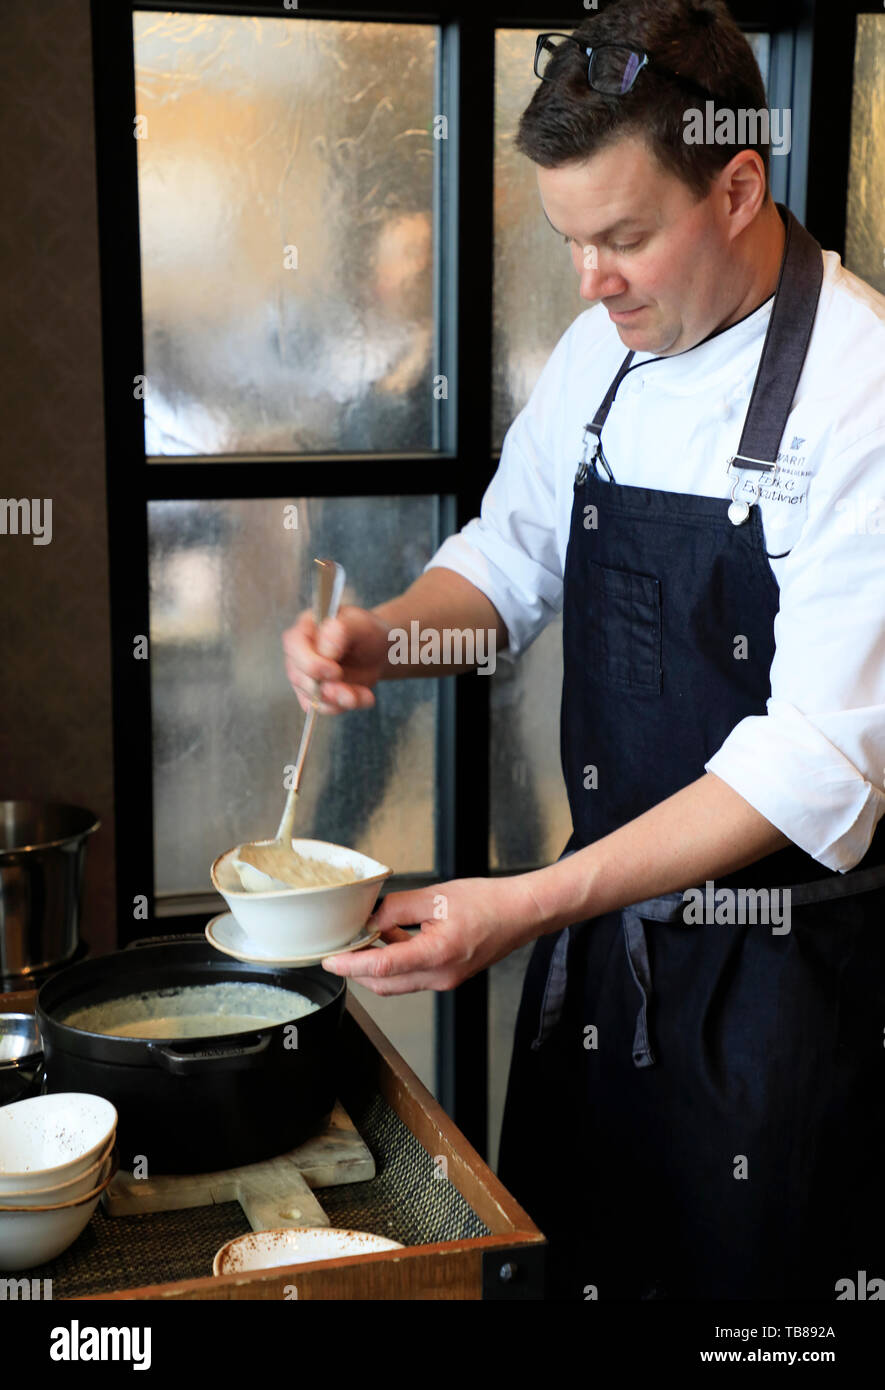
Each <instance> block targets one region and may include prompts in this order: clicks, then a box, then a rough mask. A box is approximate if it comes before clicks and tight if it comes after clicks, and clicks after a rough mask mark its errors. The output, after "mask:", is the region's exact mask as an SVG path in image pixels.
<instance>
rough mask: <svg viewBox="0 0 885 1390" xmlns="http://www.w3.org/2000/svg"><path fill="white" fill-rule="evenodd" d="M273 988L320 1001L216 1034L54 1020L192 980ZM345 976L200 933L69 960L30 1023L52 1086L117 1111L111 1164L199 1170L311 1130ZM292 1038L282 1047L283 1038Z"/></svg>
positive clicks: (332, 1050) (334, 1051) (321, 1111)
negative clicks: (251, 955)
mask: <svg viewBox="0 0 885 1390" xmlns="http://www.w3.org/2000/svg"><path fill="white" fill-rule="evenodd" d="M237 982H239V983H250V984H267V985H276V986H278V987H279V988H281V989H291V990H294V991H296V992H297V993H298V994H304V995H307V997H308V998H310V999H312V1000H313V1001H314V1002H315V1003H317V1004H319V1005H320V1007H319V1009H317V1010H316V1011H315V1012H313V1013H310V1014H306V1015H305V1016H304V1017H303V1018H299V1019H297V1020H296V1021H295V1024H296V1028H297V1047H293V1046H291V1042H292V1040H293V1034H292V1033H288V1034H287V1032H286V1030H287V1028H289V1027H290V1026H291V1025H288V1024H285V1023H280V1024H274V1025H273V1026H270V1027H261V1028H256V1029H254V1030H253V1031H250V1032H248V1033H232V1034H230V1035H228V1036H224V1037H211V1038H186V1039H181V1040H174V1039H173V1040H171V1041H169V1040H166V1039H163V1040H162V1041H157V1040H147V1039H138V1038H121V1037H110V1036H108V1035H107V1034H101V1033H87V1032H84V1031H82V1030H80V1029H77V1028H71V1027H68V1026H67V1025H66V1024H65V1023H63V1022H61V1021H60V1016H63V1015H65V1014H67V1013H68V1012H70V1011H71V1010H73V1009H74V1008H85V1007H87V1006H88V1005H90V1004H99V1003H103V1002H105V1001H106V1000H109V999H119V998H120V997H121V996H123V995H127V994H138V993H141V991H143V990H157V989H163V990H165V989H175V988H178V989H181V988H183V987H185V986H190V985H207V984H226V983H237ZM345 994H346V981H345V980H343V979H337V978H336V977H335V976H334V975H330V974H329V973H328V971H326V970H323V969H322V967H321V966H318V965H317V966H309V967H307V968H305V969H300V970H287V969H280V968H279V967H275V966H268V965H251V964H248V963H246V962H240V961H237V960H233V959H231V958H229V957H227V956H223V955H221V954H220V953H219V952H218V951H216V950H214V949H213V947H211V946H210V945H209V943H208V942H207V941H206V940H204V938H202V937H179V938H158V939H157V944H155V943H154V942H151V941H149V942H146V943H144V944H142V943H136V945H135V947H134V948H133V947H130V948H128V949H127V950H125V951H115V952H113V953H112V954H110V955H106V956H98V957H96V958H95V959H93V960H85V961H81V962H80V963H79V964H78V965H72V966H69V967H68V968H67V969H65V970H61V971H60V972H59V973H58V974H57V975H54V976H53V978H52V979H50V980H47V982H46V983H45V984H44V985H43V986H42V988H41V990H40V992H39V994H38V995H37V1023H38V1026H39V1028H40V1033H41V1036H42V1039H43V1049H44V1054H45V1059H46V1088H47V1090H49V1091H88V1092H90V1093H92V1094H95V1095H100V1096H104V1097H105V1098H106V1099H107V1100H109V1101H111V1103H112V1104H113V1105H115V1106H116V1108H117V1111H118V1114H119V1117H120V1118H119V1124H118V1128H117V1143H118V1146H119V1152H120V1167H121V1168H125V1169H129V1170H131V1169H132V1167H133V1164H134V1163H135V1162H136V1160H137V1158H138V1156H139V1155H142V1156H143V1157H144V1159H145V1160H146V1163H147V1172H148V1174H150V1173H204V1172H206V1173H208V1172H214V1171H216V1170H217V1169H220V1168H231V1167H237V1166H239V1165H240V1164H244V1163H257V1162H259V1161H260V1160H261V1159H264V1158H272V1157H274V1156H275V1155H277V1154H281V1153H285V1152H286V1151H287V1150H288V1149H292V1148H294V1147H295V1146H296V1145H297V1144H300V1143H302V1142H303V1141H304V1140H305V1139H307V1138H308V1137H309V1136H310V1135H311V1134H313V1133H315V1132H316V1131H317V1130H318V1129H319V1128H320V1127H321V1125H322V1124H323V1122H324V1120H325V1119H326V1117H327V1116H328V1115H329V1114H330V1113H331V1111H332V1107H333V1105H334V1103H335V1094H336V1085H337V1072H338V1036H339V1024H340V1022H341V1016H342V1014H343V1012H344V1000H345ZM287 1042H288V1043H289V1044H290V1045H288V1046H287V1045H286V1043H287Z"/></svg>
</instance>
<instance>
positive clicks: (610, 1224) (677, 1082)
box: [499, 205, 885, 1300]
mask: <svg viewBox="0 0 885 1390" xmlns="http://www.w3.org/2000/svg"><path fill="white" fill-rule="evenodd" d="M778 210H779V212H780V214H781V217H782V218H783V220H784V222H785V224H786V243H785V248H784V257H783V261H782V265H781V273H780V278H779V282H778V288H777V292H776V295H775V301H774V305H773V307H772V314H771V319H770V323H769V328H768V333H767V335H766V340H765V344H764V347H763V351H762V356H761V358H760V363H759V369H758V372H757V376H756V380H755V383H754V387H753V392H752V396H751V399H750V405H749V408H748V412H747V417H746V420H745V424H744V430H743V433H742V435H741V441H740V444H739V447H738V454H737V455H736V456H735V461H734V462H735V466H737V467H739V468H741V469H747V470H751V471H752V470H754V469H755V470H756V471H757V476H758V477H760V478H761V477H763V476H764V475H765V473H767V472H769V471H772V470H773V467H774V463H775V460H776V458H777V452H778V448H779V445H780V440H781V437H782V435H783V431H784V428H785V425H786V421H787V417H788V414H789V411H790V408H791V404H792V401H793V397H794V395H795V390H796V385H797V382H798V379H799V375H800V373H801V369H802V364H803V361H804V358H805V354H806V350H807V346H808V340H809V338H810V335H811V328H812V324H813V321H814V316H815V312H816V309H817V302H818V297H819V293H820V285H821V281H822V260H821V250H820V247H819V245H818V243H817V242H816V241H815V240H814V239H813V238H812V237H811V236H810V235H809V233H808V232H807V231H806V230H805V229H804V228H803V227H802V226H801V224H800V223H798V222H797V221H796V219H795V218H794V217H793V216H792V214H791V213H790V212H789V211H788V210H787V209H786V208H783V207H780V205H778ZM632 357H633V353H629V354H628V355H627V358H626V359H625V361H624V363H623V364H622V366H621V368H620V370H619V371H618V373H617V376H616V377H615V380H614V381H613V382H612V385H611V387H610V388H609V390H608V392H607V393H606V396H605V399H604V400H603V402H602V405H601V406H600V409H599V411H598V412H597V415H596V417H595V419H594V421H593V423H592V425H590V426H588V430H590V431H591V432H592V433H593V434H595V436H596V440H597V444H596V453H595V456H594V458H593V460H592V461H591V465H590V466H589V467H588V466H587V464H586V463H582V464H581V466H580V467H579V469H578V473H577V475H576V478H575V486H574V500H573V505H572V515H571V530H570V535H569V543H568V550H567V554H566V565H565V576H564V602H563V654H564V682H563V698H562V724H561V753H562V767H563V773H564V776H565V781H566V786H567V789H568V797H569V805H570V809H571V814H572V823H573V827H574V830H573V834H572V836H571V838H570V840H569V842H568V845H567V846H566V848H565V850H564V851H563V855H565V854H568V853H572V852H574V851H576V850H578V849H580V848H582V847H583V846H585V845H588V844H590V843H591V842H592V841H594V840H597V839H599V838H600V837H601V836H603V835H606V834H608V833H610V832H611V831H613V830H616V829H617V828H619V827H620V826H622V825H624V824H625V823H626V822H628V821H630V820H633V819H634V818H635V817H636V816H639V815H641V814H642V812H644V811H646V810H648V809H649V808H650V807H651V806H654V805H656V804H657V803H658V802H660V801H663V800H664V799H665V798H666V797H668V796H671V795H672V794H673V793H675V792H677V791H679V790H680V789H681V788H682V787H684V786H686V785H688V783H690V782H693V781H694V780H696V779H697V778H698V777H700V776H702V775H703V772H704V764H705V762H707V761H708V760H709V759H710V758H711V757H712V755H713V754H714V753H715V751H716V750H717V749H718V748H719V747H720V746H721V744H722V743H723V742H724V740H725V738H726V737H727V735H728V734H729V733H730V731H731V730H732V729H733V728H734V726H735V725H736V724H737V723H738V722H739V721H740V720H741V719H743V718H745V717H746V716H748V715H761V714H765V712H766V700H767V699H768V697H769V696H770V694H771V687H770V680H769V672H770V668H771V662H772V659H773V656H774V650H775V644H774V632H773V629H774V619H775V616H776V614H777V611H778V598H779V591H778V586H777V582H776V580H775V578H774V575H773V573H772V569H771V566H770V564H769V558H770V557H769V552H768V551H767V549H766V538H765V534H764V531H763V526H762V519H761V515H760V512H759V509H758V507H757V506H753V505H751V506H749V507H748V506H747V505H746V504H742V503H741V502H740V501H739V500H737V501H736V500H735V499H734V493H733V495H732V502H731V503H730V504H729V502H728V501H727V500H725V499H720V498H716V497H707V496H695V495H692V494H686V493H677V492H665V491H657V490H655V489H651V488H645V487H632V486H624V485H621V484H618V483H617V481H616V480H615V474H616V472H617V461H616V460H614V461H612V464H610V463H609V461H608V460H607V459H606V458H605V455H604V452H603V451H602V439H601V436H602V427H603V425H604V423H605V419H606V416H607V415H608V412H609V410H610V409H611V407H612V405H613V403H614V401H615V399H616V396H617V390H618V387H619V386H620V383H621V381H622V380H623V379H624V377H625V375H626V374H627V372H629V371H630V370H631V365H630V364H631V360H632ZM658 360H660V359H658ZM638 365H640V366H642V367H643V368H645V369H646V370H649V371H654V369H655V364H654V361H652V362H646V363H642V364H638ZM633 370H635V368H634V369H633ZM725 462H726V461H725V460H723V465H724V464H725ZM600 468H601V469H603V470H604V471H603V473H601V474H600V472H599V471H598V470H599V469H600ZM756 495H757V496H758V494H756ZM588 508H595V509H596V512H595V520H594V513H593V512H592V511H589V510H588ZM585 522H589V523H590V524H585ZM821 583H826V575H821ZM738 634H741V635H743V636H744V637H745V638H746V639H747V651H748V659H746V660H736V659H735V655H734V653H735V638H736V637H737V636H738ZM821 655H822V659H826V656H825V653H822V654H821ZM591 766H592V767H595V768H596V769H597V774H596V785H595V786H594V785H593V778H592V776H589V777H588V776H587V774H586V772H585V769H588V768H589V767H591ZM697 886H698V887H699V888H704V886H705V885H702V884H699V885H697ZM785 887H788V888H789V889H790V895H791V896H790V917H789V930H788V931H785V930H784V929H783V928H784V925H785V923H783V922H782V923H781V925H780V928H779V929H776V928H775V923H774V922H773V921H772V922H769V924H767V925H766V924H764V923H763V922H762V921H757V922H756V923H755V924H754V923H753V921H752V919H751V920H750V921H747V922H745V923H744V924H743V925H728V924H727V923H723V924H720V922H719V921H717V920H716V919H715V918H714V920H713V921H705V922H704V923H702V924H698V925H693V924H691V923H690V922H687V921H686V920H685V899H684V897H683V894H682V893H681V892H680V893H672V894H667V895H665V896H664V897H661V898H656V899H652V900H650V901H647V902H644V903H639V904H634V905H633V906H632V907H629V908H625V909H624V910H623V911H619V912H613V913H608V914H606V915H604V916H601V917H597V918H594V919H592V920H590V921H586V922H580V923H576V924H574V925H572V926H570V927H567V928H566V929H565V930H564V931H562V932H559V933H556V934H551V935H548V936H545V937H542V938H541V939H540V940H539V941H538V942H537V943H536V946H535V949H534V951H533V954H532V957H531V960H530V963H529V967H528V971H527V974H526V979H525V984H524V988H523V996H522V1002H521V1005H520V1011H519V1016H518V1020H517V1026H516V1034H515V1041H514V1049H513V1058H512V1062H511V1070H510V1078H509V1084H508V1091H507V1101H506V1106H505V1113H504V1123H503V1128H502V1134H501V1151H500V1160H499V1174H500V1177H501V1180H502V1182H503V1183H504V1185H505V1186H506V1187H507V1188H508V1189H509V1190H510V1191H511V1192H512V1193H513V1195H514V1196H515V1197H516V1198H517V1200H518V1201H519V1202H520V1203H521V1204H522V1205H523V1206H524V1207H525V1208H526V1210H527V1211H528V1212H529V1214H530V1215H531V1216H532V1217H533V1219H534V1220H535V1221H536V1222H537V1223H538V1225H539V1226H540V1227H541V1229H542V1230H543V1231H544V1233H545V1234H546V1235H547V1237H548V1240H549V1242H550V1248H549V1252H548V1253H549V1261H548V1289H547V1296H548V1297H551V1298H558V1299H584V1298H587V1297H592V1296H594V1293H595V1295H596V1296H598V1297H599V1298H600V1299H604V1298H623V1299H645V1298H735V1299H740V1298H753V1297H759V1298H790V1297H795V1298H822V1299H827V1300H832V1299H834V1297H835V1285H836V1282H837V1281H838V1280H839V1279H845V1278H850V1279H852V1280H854V1281H856V1280H857V1277H858V1272H859V1271H860V1270H866V1271H867V1274H868V1275H871V1274H873V1273H875V1275H876V1276H878V1277H885V1219H883V1210H885V1199H883V1195H882V1194H883V1188H885V1048H883V1041H885V1035H883V1028H885V822H880V824H879V826H878V827H877V831H876V834H875V836H874V838H873V841H872V844H871V846H870V848H869V850H868V852H867V854H866V855H865V857H864V859H863V861H862V863H861V864H860V865H859V866H857V868H855V869H854V870H852V871H850V872H849V873H847V874H839V873H837V872H835V871H831V870H828V869H826V868H824V866H823V865H821V864H820V863H819V862H818V861H817V860H815V859H813V858H811V857H810V856H809V855H807V854H806V853H804V851H802V850H800V849H799V848H798V846H795V845H790V846H788V847H787V848H784V849H783V850H780V851H778V852H776V853H774V854H771V855H769V856H767V857H766V858H764V859H762V860H759V861H757V862H756V863H755V864H752V865H749V866H748V867H747V868H745V869H742V870H741V871H739V872H737V873H734V874H731V875H729V876H727V877H722V878H719V879H717V880H716V881H715V883H714V885H713V889H712V892H713V893H716V892H718V890H719V889H721V888H732V889H734V890H738V889H740V888H753V889H762V888H764V889H767V890H769V892H771V890H773V889H783V888H785ZM770 901H771V902H772V903H773V905H774V906H775V908H776V907H777V905H778V904H779V903H780V904H782V903H783V899H778V898H777V897H774V896H772V898H771V899H770ZM745 915H746V914H745Z"/></svg>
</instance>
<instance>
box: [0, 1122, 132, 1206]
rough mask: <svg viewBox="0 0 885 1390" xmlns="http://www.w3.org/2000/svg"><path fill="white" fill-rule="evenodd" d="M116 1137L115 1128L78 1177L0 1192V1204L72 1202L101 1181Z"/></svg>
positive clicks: (44, 1204)
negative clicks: (91, 1161)
mask: <svg viewBox="0 0 885 1390" xmlns="http://www.w3.org/2000/svg"><path fill="white" fill-rule="evenodd" d="M116 1138H117V1134H116V1130H115V1131H114V1133H113V1134H112V1135H111V1137H110V1139H109V1140H108V1142H107V1144H106V1145H105V1147H104V1148H103V1149H102V1151H101V1153H100V1154H99V1156H98V1158H97V1159H96V1160H95V1162H94V1163H91V1164H90V1165H89V1167H88V1168H87V1169H86V1171H85V1172H84V1173H81V1174H80V1175H79V1177H76V1178H69V1179H68V1180H67V1181H66V1182H59V1183H53V1184H52V1186H50V1187H36V1188H25V1189H24V1191H20V1192H3V1193H0V1206H4V1207H41V1206H51V1205H54V1204H55V1203H56V1202H72V1201H74V1200H75V1198H77V1197H83V1196H84V1195H85V1194H86V1193H87V1192H91V1191H92V1189H93V1187H95V1186H97V1184H98V1183H100V1182H101V1177H102V1173H103V1172H104V1170H105V1169H106V1168H107V1160H108V1159H109V1158H110V1155H111V1150H112V1149H113V1147H114V1144H115V1142H116Z"/></svg>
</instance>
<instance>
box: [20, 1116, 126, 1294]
mask: <svg viewBox="0 0 885 1390" xmlns="http://www.w3.org/2000/svg"><path fill="white" fill-rule="evenodd" d="M116 1132H117V1112H116V1110H115V1109H114V1107H113V1105H111V1103H110V1101H107V1100H104V1099H103V1098H102V1097H101V1096H93V1095H88V1094H87V1093H86V1092H80V1091H59V1092H57V1093H56V1094H54V1095H47V1096H34V1097H32V1099H31V1100H20V1101H16V1102H15V1103H14V1104H12V1105H5V1106H3V1107H2V1109H0V1270H14V1269H30V1268H32V1267H33V1266H34V1265H40V1264H45V1262H46V1261H47V1260H52V1259H54V1258H55V1256H56V1255H60V1254H61V1252H62V1251H63V1250H66V1249H67V1248H68V1246H69V1245H72V1244H73V1243H74V1241H75V1240H76V1239H77V1237H78V1236H79V1235H80V1233H81V1231H82V1230H83V1229H84V1227H85V1226H86V1224H87V1223H88V1221H89V1218H90V1217H91V1216H92V1213H93V1212H94V1211H95V1208H96V1206H97V1204H98V1201H99V1198H100V1196H101V1193H102V1191H103V1189H104V1187H105V1186H106V1185H107V1182H108V1181H109V1178H110V1175H111V1171H112V1165H113V1161H114V1159H113V1148H114V1139H115V1136H116Z"/></svg>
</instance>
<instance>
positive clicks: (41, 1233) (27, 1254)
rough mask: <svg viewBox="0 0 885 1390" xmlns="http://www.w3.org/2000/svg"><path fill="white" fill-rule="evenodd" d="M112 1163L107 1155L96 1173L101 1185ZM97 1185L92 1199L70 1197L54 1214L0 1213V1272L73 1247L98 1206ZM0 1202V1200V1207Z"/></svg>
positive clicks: (39, 1262)
mask: <svg viewBox="0 0 885 1390" xmlns="http://www.w3.org/2000/svg"><path fill="white" fill-rule="evenodd" d="M22 1103H23V1104H24V1102H22ZM113 1162H114V1158H113V1155H112V1154H108V1156H107V1158H106V1159H105V1160H104V1161H103V1163H102V1166H101V1171H100V1173H99V1178H100V1179H101V1181H102V1182H103V1181H104V1180H105V1179H106V1178H107V1177H108V1176H109V1174H110V1170H111V1164H112V1163H113ZM100 1185H101V1184H100V1182H99V1181H98V1180H96V1181H95V1182H94V1183H93V1185H92V1187H91V1188H89V1189H88V1191H90V1192H96V1195H95V1196H94V1197H88V1199H87V1200H86V1201H84V1200H83V1197H84V1196H86V1195H87V1194H86V1193H84V1194H82V1195H81V1196H79V1197H72V1198H71V1200H70V1204H69V1205H67V1206H63V1207H59V1208H58V1209H57V1210H56V1211H29V1210H28V1208H27V1207H23V1208H22V1210H21V1211H0V1270H15V1269H32V1268H33V1267H34V1266H35V1265H42V1264H45V1263H46V1261H47V1260H54V1259H55V1257H56V1255H60V1254H61V1252H62V1251H63V1250H67V1248H68V1246H69V1245H73V1243H74V1241H75V1240H76V1239H77V1237H78V1236H79V1235H80V1234H81V1232H82V1231H83V1230H85V1228H86V1227H87V1226H88V1225H89V1221H90V1219H91V1217H92V1213H93V1212H94V1211H95V1208H96V1207H97V1206H98V1203H99V1201H100V1199H101V1193H99V1192H97V1191H96V1189H97V1188H98V1187H99V1186H100ZM43 1200H44V1201H45V1198H44V1199H43ZM50 1200H51V1199H50ZM59 1200H61V1201H64V1200H65V1199H64V1198H60V1199H59ZM4 1201H5V1199H4V1198H2V1197H0V1205H3V1204H4Z"/></svg>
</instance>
